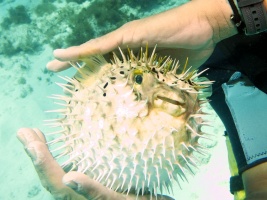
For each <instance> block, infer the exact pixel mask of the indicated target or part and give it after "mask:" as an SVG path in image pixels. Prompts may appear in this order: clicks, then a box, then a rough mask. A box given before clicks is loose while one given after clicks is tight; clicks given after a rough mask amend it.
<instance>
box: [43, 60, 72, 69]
mask: <svg viewBox="0 0 267 200" xmlns="http://www.w3.org/2000/svg"><path fill="white" fill-rule="evenodd" d="M70 67H71V65H70V64H69V63H68V62H62V61H59V60H52V61H50V62H48V63H47V65H46V68H47V69H48V70H50V71H54V72H59V71H63V70H65V69H68V68H70Z"/></svg>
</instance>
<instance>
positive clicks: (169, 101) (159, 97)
mask: <svg viewBox="0 0 267 200" xmlns="http://www.w3.org/2000/svg"><path fill="white" fill-rule="evenodd" d="M156 98H157V99H161V100H162V101H166V102H168V103H171V104H173V105H177V106H184V105H185V102H180V101H177V100H175V99H171V98H168V97H165V96H161V95H156Z"/></svg>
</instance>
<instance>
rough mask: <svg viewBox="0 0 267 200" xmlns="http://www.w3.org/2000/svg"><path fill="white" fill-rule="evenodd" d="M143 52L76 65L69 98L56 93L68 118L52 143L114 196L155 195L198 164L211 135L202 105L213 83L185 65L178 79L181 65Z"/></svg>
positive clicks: (63, 158)
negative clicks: (201, 140)
mask: <svg viewBox="0 0 267 200" xmlns="http://www.w3.org/2000/svg"><path fill="white" fill-rule="evenodd" d="M140 55H141V56H140V58H137V57H136V56H135V55H134V54H133V53H132V52H131V51H130V50H129V55H128V57H129V58H126V56H125V55H124V54H123V53H122V55H121V56H122V61H121V60H119V58H118V57H117V56H116V55H115V54H114V60H113V62H112V63H107V62H106V61H105V59H104V58H103V57H102V56H94V57H90V58H87V59H84V60H83V63H82V65H80V63H71V64H72V65H73V66H74V67H75V68H77V70H78V72H77V74H76V75H75V76H74V78H72V79H71V78H68V77H65V78H64V79H65V80H66V81H68V84H59V85H60V86H62V87H63V88H64V90H65V91H66V92H68V94H69V95H68V96H59V95H54V96H53V98H55V99H59V100H63V101H64V102H65V107H64V108H63V109H60V110H56V111H57V112H58V111H59V112H61V113H62V114H63V118H60V119H56V120H55V122H53V123H52V124H51V125H52V126H59V127H61V129H60V130H59V131H57V132H56V133H52V135H54V137H56V139H53V140H51V141H50V142H48V144H50V145H51V151H52V152H53V154H54V155H55V158H57V159H58V160H59V162H60V163H61V165H62V167H64V168H70V167H71V170H76V171H80V172H82V173H85V174H87V175H88V176H90V177H91V178H93V179H95V180H97V181H99V182H100V183H102V184H103V185H105V186H107V187H109V188H111V189H113V190H115V191H119V192H126V193H127V192H135V193H136V194H137V195H141V194H144V193H146V192H151V193H152V194H155V195H156V194H157V192H158V190H160V191H161V190H162V189H163V188H164V189H167V190H169V188H170V187H171V186H172V184H173V182H174V181H175V182H177V183H178V184H179V185H180V180H185V179H186V174H187V173H192V171H191V167H193V166H196V162H195V157H194V155H193V152H199V151H201V148H202V147H201V145H200V144H199V142H198V139H199V138H200V137H205V133H203V132H202V131H201V127H202V126H203V125H205V123H204V122H203V119H202V116H204V114H203V112H202V111H201V106H200V105H201V104H202V103H205V102H206V101H205V97H206V96H207V95H206V93H200V92H201V91H202V89H204V88H207V87H208V86H209V85H210V84H211V82H209V81H206V80H205V81H203V80H204V79H201V78H199V77H198V76H199V74H197V72H196V71H194V72H190V70H187V69H186V64H185V66H184V67H183V68H182V72H181V73H180V74H176V72H177V70H178V67H179V64H178V62H174V61H173V60H172V59H170V58H169V57H168V58H167V57H166V58H161V57H159V58H158V57H157V55H156V54H154V51H153V53H152V55H151V56H150V57H148V52H147V51H145V52H142V50H141V53H140ZM186 70H187V71H186ZM54 145H55V146H56V147H54Z"/></svg>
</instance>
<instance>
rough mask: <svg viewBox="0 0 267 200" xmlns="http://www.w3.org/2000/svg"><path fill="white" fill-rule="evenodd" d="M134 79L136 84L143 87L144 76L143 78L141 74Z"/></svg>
mask: <svg viewBox="0 0 267 200" xmlns="http://www.w3.org/2000/svg"><path fill="white" fill-rule="evenodd" d="M134 79H135V82H136V83H137V84H139V85H141V84H142V82H143V76H142V75H141V74H137V75H135V77H134Z"/></svg>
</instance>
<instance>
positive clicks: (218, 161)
mask: <svg viewBox="0 0 267 200" xmlns="http://www.w3.org/2000/svg"><path fill="white" fill-rule="evenodd" d="M40 2H41V1H29V0H24V1H11V0H7V1H0V11H1V12H0V16H1V18H0V19H1V20H2V19H3V18H4V17H5V16H7V15H8V11H7V10H8V9H9V8H10V7H14V6H17V5H21V4H22V5H25V6H26V5H27V8H28V9H30V8H31V7H34V6H36V5H38V4H39V3H40ZM62 2H63V1H62ZM138 2H140V1H138ZM180 2H181V3H182V2H185V1H180ZM54 4H55V5H56V6H62V5H64V2H63V3H58V2H57V1H55V3H54ZM29 5H30V6H31V7H29ZM31 16H32V20H33V19H35V18H34V15H31ZM35 17H36V16H35ZM35 21H36V19H35ZM0 23H1V21H0ZM40 23H41V22H40ZM32 27H34V26H31V28H32ZM13 29H14V30H17V31H15V32H13V33H12V35H10V34H9V35H8V37H9V39H10V40H11V41H19V40H23V38H22V37H20V36H21V35H20V34H23V31H29V26H26V25H18V26H17V27H16V26H14V25H13ZM0 31H1V35H2V36H3V34H2V33H3V32H4V30H3V29H0ZM32 37H33V38H34V37H42V36H41V35H38V32H33V35H32ZM37 39H39V38H37ZM4 40H5V38H3V37H1V43H2V42H4ZM1 47H3V46H1ZM4 51H5V49H1V52H0V88H1V94H0V127H1V128H0V144H1V145H0V163H1V165H0V178H1V187H0V200H13V199H19V200H27V199H30V200H50V199H53V197H52V196H51V195H50V194H49V193H48V192H47V191H46V190H45V189H43V187H42V185H41V184H40V181H39V179H38V177H37V174H36V173H35V170H34V167H33V165H32V163H31V161H30V158H28V156H27V155H26V153H25V152H24V149H23V147H22V145H21V144H20V142H19V141H18V140H17V138H16V131H17V130H18V129H19V128H20V127H37V128H40V129H41V130H43V131H44V132H45V131H46V129H47V128H46V127H45V126H44V125H43V120H44V119H47V117H48V115H47V114H46V113H45V111H46V110H49V109H51V108H54V104H53V102H52V100H51V99H48V98H47V96H49V95H50V94H55V93H56V94H59V93H62V91H61V89H60V88H59V87H58V86H56V85H55V84H54V82H59V81H60V79H59V78H58V77H57V75H69V76H71V75H72V74H73V73H74V70H72V69H71V70H67V71H65V72H62V73H59V74H53V73H49V72H47V71H46V70H45V65H46V63H47V62H48V61H49V60H51V59H52V48H51V47H50V46H49V45H46V43H43V45H42V46H41V47H40V48H39V49H38V51H37V52H35V53H33V52H32V53H29V52H27V53H25V52H23V51H21V52H19V53H17V54H14V55H12V56H7V55H5V54H4V53H3V52H4ZM210 112H211V113H212V115H211V116H209V120H210V121H212V124H214V127H212V128H210V130H209V132H211V133H214V134H215V135H216V139H217V144H216V145H215V146H214V147H212V148H210V154H211V157H210V159H209V160H206V162H207V164H205V165H203V166H201V167H200V169H199V171H198V172H197V174H196V175H195V176H194V177H192V176H188V179H189V183H186V182H183V183H182V188H183V190H180V189H179V188H178V187H176V186H175V188H174V195H173V197H175V199H182V200H185V199H186V200H187V199H188V200H206V199H216V200H228V199H233V196H232V195H231V194H230V192H229V189H228V188H229V186H228V185H229V181H228V180H229V176H230V174H229V169H228V161H227V149H226V146H225V138H224V137H223V133H224V127H223V125H222V123H221V121H220V119H219V118H218V117H217V115H216V114H215V113H214V112H213V111H212V110H211V109H210Z"/></svg>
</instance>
